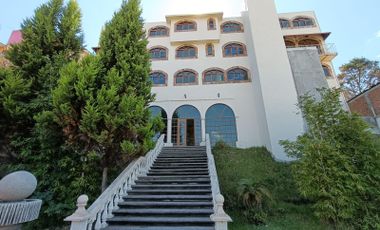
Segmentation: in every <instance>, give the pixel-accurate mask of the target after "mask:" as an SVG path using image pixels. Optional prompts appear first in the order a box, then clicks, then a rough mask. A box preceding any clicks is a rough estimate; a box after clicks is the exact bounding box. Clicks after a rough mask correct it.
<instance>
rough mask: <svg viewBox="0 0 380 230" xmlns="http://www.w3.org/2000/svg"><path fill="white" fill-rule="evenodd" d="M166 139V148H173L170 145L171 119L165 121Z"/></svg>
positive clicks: (171, 144)
mask: <svg viewBox="0 0 380 230" xmlns="http://www.w3.org/2000/svg"><path fill="white" fill-rule="evenodd" d="M167 122H168V123H167V137H166V144H165V145H166V146H173V143H172V119H170V118H169V119H167Z"/></svg>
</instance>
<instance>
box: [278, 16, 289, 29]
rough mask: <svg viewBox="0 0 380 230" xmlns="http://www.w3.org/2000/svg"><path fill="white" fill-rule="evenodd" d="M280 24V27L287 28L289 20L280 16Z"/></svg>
mask: <svg viewBox="0 0 380 230" xmlns="http://www.w3.org/2000/svg"><path fill="white" fill-rule="evenodd" d="M280 25H281V28H289V27H290V22H289V20H288V19H283V18H280Z"/></svg>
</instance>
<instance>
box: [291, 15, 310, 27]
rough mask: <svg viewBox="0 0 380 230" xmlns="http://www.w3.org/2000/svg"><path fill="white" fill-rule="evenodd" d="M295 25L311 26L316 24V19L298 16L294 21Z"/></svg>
mask: <svg viewBox="0 0 380 230" xmlns="http://www.w3.org/2000/svg"><path fill="white" fill-rule="evenodd" d="M292 24H293V27H309V26H314V25H315V24H314V20H313V19H311V18H308V17H297V18H295V19H293V21H292Z"/></svg>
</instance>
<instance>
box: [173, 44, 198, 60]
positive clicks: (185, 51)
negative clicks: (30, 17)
mask: <svg viewBox="0 0 380 230" xmlns="http://www.w3.org/2000/svg"><path fill="white" fill-rule="evenodd" d="M176 57H177V58H197V48H196V47H194V46H182V47H179V48H178V49H177V50H176Z"/></svg>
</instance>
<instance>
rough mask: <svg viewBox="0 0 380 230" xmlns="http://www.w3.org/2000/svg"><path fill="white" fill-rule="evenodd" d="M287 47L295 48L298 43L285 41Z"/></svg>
mask: <svg viewBox="0 0 380 230" xmlns="http://www.w3.org/2000/svg"><path fill="white" fill-rule="evenodd" d="M285 46H286V48H294V47H296V43H295V42H292V41H285Z"/></svg>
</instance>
